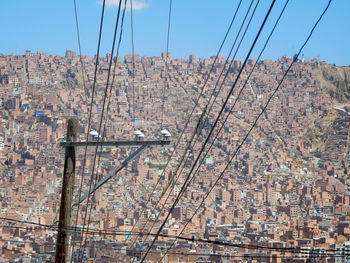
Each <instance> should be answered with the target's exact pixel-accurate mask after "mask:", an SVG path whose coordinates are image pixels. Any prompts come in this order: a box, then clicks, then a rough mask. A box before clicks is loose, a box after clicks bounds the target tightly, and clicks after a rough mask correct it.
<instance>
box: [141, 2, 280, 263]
mask: <svg viewBox="0 0 350 263" xmlns="http://www.w3.org/2000/svg"><path fill="white" fill-rule="evenodd" d="M275 2H276V0H273V1H272V3H271V6H270V8H269V10H268V12H267V14H266V16H265V19H264V21H263V23H262V25H261V27H260V29H259V31H258V34H257V35H256V37H255V39H254V42H253V44H252V46H251V48H250V50H249V52H248V54H247V56H246V59H245V60H244V63H243V65H242V68H241V70H240V71H239V73H238V75H237V78H236V80H235V82H234V84H233V85H232V88H231V90H230V92H229V94H228V96H227V98H226V100H225V102H224V104H223V106H222V108H221V110H220V112H219V114H218V116H217V118H216V120H215V122H214V125H213V127H212V128H211V130H210V132H209V134H208V136H207V138H206V140H205V142H204V144H203V146H202V148H201V150H200V152H199V154H198V157H197V158H196V160H195V162H194V164H193V166H192V169H191V171H190V172H189V174H188V175H191V173H192V172H193V169H194V167H195V166H196V164H197V163H198V160H199V157H200V155H201V153H202V152H203V151H204V148H205V146H206V145H207V143H208V141H209V138H210V136H211V135H212V133H213V130H214V129H215V126H216V124H217V123H218V120H219V118H220V116H221V114H222V113H223V111H224V109H225V107H226V105H227V103H228V100H229V98H230V96H231V94H232V91H233V89H234V87H235V85H236V84H237V82H238V79H239V77H240V75H241V73H242V71H243V68H244V67H245V64H246V63H247V61H248V58H249V57H250V54H251V53H252V51H253V48H254V47H255V44H256V42H257V40H258V38H259V36H260V33H261V31H262V29H263V28H264V25H265V23H266V20H267V18H268V17H269V15H270V12H271V10H272V7H273V6H274V4H275ZM189 179H190V177H189V176H187V178H186V179H185V182H184V184H183V186H182V187H181V189H180V192H179V194H178V196H177V197H176V199H175V201H174V203H173V205H172V206H171V208H170V210H169V212H168V214H167V216H166V218H165V219H164V221H163V223H162V224H161V226H160V228H159V229H158V231H157V235H156V236H155V237H154V239H153V241H152V242H151V245H150V246H149V247H148V249H147V251H146V253H145V255H144V256H143V258H142V260H141V262H144V260H145V259H146V257H147V255H148V253H149V252H150V250H151V248H152V246H153V245H154V243H155V241H156V240H157V237H158V235H159V234H160V232H161V231H162V229H163V227H164V225H165V223H166V222H167V220H168V218H169V216H170V214H171V212H172V211H173V210H174V208H175V206H176V204H177V202H178V201H179V197H180V195H181V194H182V192H183V191H184V190H185V187H186V186H187V182H188V180H189Z"/></svg>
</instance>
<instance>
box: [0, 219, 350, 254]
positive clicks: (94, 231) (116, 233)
mask: <svg viewBox="0 0 350 263" xmlns="http://www.w3.org/2000/svg"><path fill="white" fill-rule="evenodd" d="M0 220H4V221H12V222H16V223H22V224H30V225H37V226H38V227H40V229H39V230H41V227H44V228H47V229H48V230H55V229H57V226H56V227H52V226H50V225H46V224H40V223H36V222H30V221H24V220H16V219H11V218H4V217H0ZM0 227H8V228H18V229H23V230H27V231H32V230H33V231H34V230H37V229H28V227H20V226H13V225H2V226H1V225H0ZM64 229H67V230H69V231H72V232H77V233H81V232H82V229H81V228H76V227H66V228H64ZM87 233H88V234H90V235H96V236H101V235H103V236H125V235H126V234H125V231H110V230H109V231H108V230H105V229H91V230H89V231H88V232H87ZM139 234H146V233H139V232H135V233H130V234H128V235H139ZM152 235H154V236H155V235H156V234H152ZM159 236H160V237H163V238H169V239H174V238H178V239H181V240H184V241H190V242H194V243H204V244H212V245H220V246H227V247H234V248H240V249H249V250H265V251H274V252H289V253H294V254H295V253H298V254H308V255H320V254H324V255H327V253H328V255H330V256H335V255H339V254H337V253H344V252H350V249H341V250H339V249H324V248H323V247H311V248H303V247H280V248H276V247H269V246H263V245H254V244H245V243H231V242H226V241H220V240H208V239H201V238H194V237H192V238H189V237H182V236H179V235H167V234H160V235H159ZM319 249H322V250H319ZM340 255H342V256H350V253H344V254H340Z"/></svg>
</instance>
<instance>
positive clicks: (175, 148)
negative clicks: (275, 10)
mask: <svg viewBox="0 0 350 263" xmlns="http://www.w3.org/2000/svg"><path fill="white" fill-rule="evenodd" d="M241 3H242V0H240V1H239V3H238V5H237V7H236V10H235V12H234V15H233V17H232V19H231V22H230V24H229V26H228V28H227V30H226V33H225V36H224V38H223V40H222V42H221V44H220V47H219V49H218V51H217V53H216V56H215V59H214V61H213V63H212V65H211V67H210V70H209V72H208V75H207V77H206V79H205V81H204V84H203V86H202V88H201V92H200V94H199V95H198V97H197V100H196V102H195V104H194V107H193V108H192V111H191V113H190V114H189V116H188V118H187V120H186V123H185V125H184V128H183V129H182V131H181V134H180V136H179V137H178V139H177V142H176V143H175V146H174V149H173V150H172V152H171V154H170V157H169V159H168V161H167V163H166V165H165V167H164V169H163V171H162V173H161V175H160V176H159V178H158V180H157V183H156V184H155V186H154V188H153V191H152V193H151V195H150V196H149V197H148V199H147V202H146V205H145V208H143V210H142V212H141V214H143V212H144V210H145V209H146V208H147V205H148V203H149V202H150V200H151V198H152V196H153V194H154V192H155V190H156V188H157V186H158V184H159V183H160V180H161V178H162V176H163V175H164V174H165V171H166V168H167V167H168V166H169V164H170V160H171V159H172V157H173V155H174V153H175V152H176V151H177V147H178V145H179V143H180V141H181V138H182V136H183V134H184V132H185V130H186V128H187V127H188V124H189V122H190V120H191V117H192V115H193V113H194V111H195V109H196V108H197V106H198V105H199V100H200V98H201V97H202V95H203V92H204V88H205V87H206V85H207V83H208V81H209V79H210V75H211V74H212V72H213V69H214V66H215V63H216V61H217V58H218V56H219V54H220V52H221V50H222V48H223V46H224V43H225V42H226V39H227V37H228V34H229V32H230V31H231V28H232V25H233V23H234V21H235V19H236V16H237V13H238V10H239V8H240V6H241ZM202 115H203V114H202ZM194 134H195V133H194ZM190 143H191V140H190V141H189V142H188V144H187V146H186V148H187V147H189V145H190ZM186 154H187V153H186V151H184V153H183V155H182V159H183V158H184V157H185V156H186ZM179 166H180V164H179V165H178V167H179ZM176 169H178V168H176ZM174 176H175V174H174ZM174 176H173V177H172V178H170V181H172V180H173V178H174ZM164 194H165V192H164V191H163V194H162V196H161V197H160V199H161V198H162V197H163V195H164ZM148 219H149V218H148ZM138 220H139V219H137V220H136V222H135V224H134V225H133V227H132V230H133V229H134V228H135V226H136V225H137V223H138ZM146 224H147V222H146ZM142 229H144V227H143V228H142ZM135 240H136V239H135ZM135 240H134V241H133V244H134V242H135ZM133 244H132V245H133Z"/></svg>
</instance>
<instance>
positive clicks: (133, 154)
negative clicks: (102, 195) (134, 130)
mask: <svg viewBox="0 0 350 263" xmlns="http://www.w3.org/2000/svg"><path fill="white" fill-rule="evenodd" d="M149 147H150V145H142V146H141V147H140V148H138V149H137V150H136V151H135V152H133V153H132V154H130V156H129V157H128V158H126V159H125V160H124V161H123V162H122V163H121V164H120V165H119V166H118V167H117V168H115V169H114V170H113V171H112V172H111V173H110V174H109V175H107V176H106V177H105V178H104V179H102V180H101V181H99V182H98V183H97V184H96V186H95V187H94V188H93V189H91V191H90V192H88V193H86V194H84V195H83V196H82V197H81V198H80V200H79V201H78V202H76V203H74V204H73V206H75V205H79V204H80V203H81V202H83V201H84V200H85V199H86V198H87V197H88V196H89V195H90V194H92V193H93V192H95V191H96V190H97V189H98V188H100V187H101V186H102V185H103V184H105V183H106V182H107V181H108V180H109V179H111V178H112V177H113V176H115V175H116V174H117V173H118V172H119V171H120V170H121V169H123V168H124V167H125V166H126V165H127V164H128V163H129V162H131V161H132V160H134V159H135V158H136V157H138V156H139V155H140V154H141V153H142V152H143V151H144V150H146V149H147V148H149Z"/></svg>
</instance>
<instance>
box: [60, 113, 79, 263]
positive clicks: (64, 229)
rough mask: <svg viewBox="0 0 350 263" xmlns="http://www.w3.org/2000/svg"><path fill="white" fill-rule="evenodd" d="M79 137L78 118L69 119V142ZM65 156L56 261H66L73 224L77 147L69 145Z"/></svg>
mask: <svg viewBox="0 0 350 263" xmlns="http://www.w3.org/2000/svg"><path fill="white" fill-rule="evenodd" d="M77 138H78V120H77V119H69V120H68V127H67V142H75V141H76V140H77ZM65 148H66V153H65V158H64V170H63V182H62V196H61V206H60V215H59V221H58V231H57V241H56V255H55V263H66V261H67V257H68V251H69V250H68V245H69V237H70V232H69V230H68V229H69V227H70V226H71V209H72V198H73V188H74V176H75V147H74V146H68V147H65Z"/></svg>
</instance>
